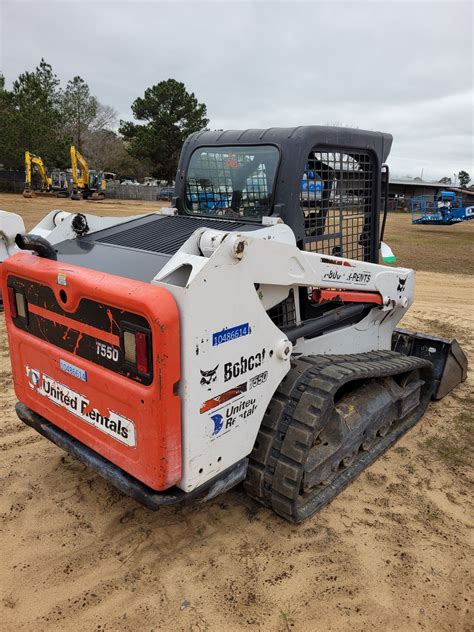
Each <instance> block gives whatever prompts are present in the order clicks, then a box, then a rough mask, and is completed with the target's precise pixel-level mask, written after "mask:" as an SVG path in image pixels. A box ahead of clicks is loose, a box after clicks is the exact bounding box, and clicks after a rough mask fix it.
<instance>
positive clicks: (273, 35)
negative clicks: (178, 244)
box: [0, 0, 474, 180]
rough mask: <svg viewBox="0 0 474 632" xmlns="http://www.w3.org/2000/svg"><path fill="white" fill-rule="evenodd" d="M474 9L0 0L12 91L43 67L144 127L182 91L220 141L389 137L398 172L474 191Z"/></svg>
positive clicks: (0, 32) (260, 1) (221, 0)
mask: <svg viewBox="0 0 474 632" xmlns="http://www.w3.org/2000/svg"><path fill="white" fill-rule="evenodd" d="M473 8H474V3H473V2H471V1H469V2H456V1H445V2H433V1H430V0H424V1H419V2H417V1H411V2H401V1H399V0H390V1H379V0H372V1H367V2H360V1H357V0H354V1H350V2H342V1H338V0H332V1H330V2H320V1H317V0H313V1H306V2H299V1H290V0H287V1H279V2H272V1H267V0H253V1H251V0H248V1H246V0H241V1H238V0H235V1H233V2H229V1H225V0H214V1H213V2H200V1H196V0H188V1H186V0H182V1H180V0H174V2H161V1H160V0H148V1H147V2H140V1H136V2H135V1H132V0H128V1H126V2H118V1H116V0H102V1H101V0H81V1H80V2H78V1H76V0H61V1H57V2H49V1H48V0H41V1H40V0H36V1H35V2H30V1H28V0H0V70H1V71H2V72H3V74H4V75H5V78H6V80H7V87H10V86H11V82H12V81H13V80H14V79H15V78H16V77H17V76H18V75H19V74H20V73H21V72H23V71H24V70H33V69H34V68H35V66H36V65H37V64H38V63H39V61H40V59H41V57H44V58H45V60H46V61H47V62H48V63H50V64H51V65H52V66H53V70H54V71H55V73H56V74H57V75H58V77H59V78H60V79H61V81H62V82H63V85H65V84H66V82H67V80H68V79H70V78H72V77H73V76H74V75H80V76H81V77H82V78H83V79H84V80H85V81H87V83H88V84H89V86H90V88H91V92H92V93H93V94H94V95H95V96H96V97H97V98H98V99H99V101H100V102H101V103H103V104H105V105H111V106H113V107H114V108H115V109H116V110H117V111H118V113H119V118H121V119H124V120H131V119H132V113H131V109H130V106H131V104H132V102H133V100H134V99H135V98H136V97H138V96H142V95H143V92H144V90H145V89H146V88H147V87H150V86H152V85H154V84H156V83H158V82H159V81H162V80H165V79H168V78H170V77H171V78H174V79H177V80H179V81H183V82H184V83H185V85H186V87H187V89H188V90H189V91H192V92H194V93H195V95H196V97H197V98H198V100H199V101H200V102H204V103H205V104H206V105H207V110H208V117H209V119H210V124H209V127H210V128H211V129H241V128H248V127H273V126H280V127H287V126H294V125H308V124H310V125H327V124H329V125H333V124H337V125H344V126H347V127H358V128H361V129H369V130H379V131H383V132H389V133H391V134H392V135H393V137H394V142H393V146H392V152H391V155H390V158H389V161H388V162H389V164H390V167H391V171H392V174H395V175H397V176H399V177H404V176H407V175H408V176H411V177H414V176H418V177H420V176H421V175H423V179H425V180H435V179H439V178H441V177H443V176H447V177H451V178H453V180H454V176H453V174H454V173H456V174H457V173H458V172H459V171H460V170H461V169H464V170H466V171H468V172H469V173H470V174H471V176H472V177H473V179H474V158H473V143H474V141H473V139H474V62H473V41H474V26H473V19H474V9H473Z"/></svg>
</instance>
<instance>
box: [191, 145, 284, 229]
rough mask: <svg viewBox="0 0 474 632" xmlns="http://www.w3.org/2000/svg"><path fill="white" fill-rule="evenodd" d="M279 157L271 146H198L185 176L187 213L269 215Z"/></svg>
mask: <svg viewBox="0 0 474 632" xmlns="http://www.w3.org/2000/svg"><path fill="white" fill-rule="evenodd" d="M278 159H279V151H278V149H277V148H276V147H273V146H272V145H259V146H256V147H241V146H235V147H200V148H199V149H196V150H195V151H194V153H193V155H192V156H191V160H190V162H189V168H188V173H187V176H186V208H187V210H188V212H191V213H195V214H196V215H215V216H225V217H235V218H239V217H249V218H256V219H258V218H260V217H262V215H268V214H269V213H270V209H271V203H272V194H273V185H274V181H275V176H276V170H277V167H278Z"/></svg>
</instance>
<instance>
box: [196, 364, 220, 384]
mask: <svg viewBox="0 0 474 632" xmlns="http://www.w3.org/2000/svg"><path fill="white" fill-rule="evenodd" d="M218 368H219V365H217V366H216V367H215V368H214V369H211V370H210V371H203V370H202V369H200V371H201V386H209V385H210V384H212V383H213V382H215V381H216V380H217V369H218Z"/></svg>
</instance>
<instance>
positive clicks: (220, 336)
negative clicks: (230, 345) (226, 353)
mask: <svg viewBox="0 0 474 632" xmlns="http://www.w3.org/2000/svg"><path fill="white" fill-rule="evenodd" d="M249 333H250V327H249V324H248V323H243V324H242V325H237V327H230V328H229V329H223V330H222V331H216V332H215V333H214V334H212V346H213V347H217V346H218V345H221V344H223V343H224V342H230V341H231V340H236V339H237V338H242V336H248V335H249Z"/></svg>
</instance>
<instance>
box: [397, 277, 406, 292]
mask: <svg viewBox="0 0 474 632" xmlns="http://www.w3.org/2000/svg"><path fill="white" fill-rule="evenodd" d="M406 282H407V280H406V278H405V279H401V278H400V277H398V286H397V292H404V291H405V283H406Z"/></svg>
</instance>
